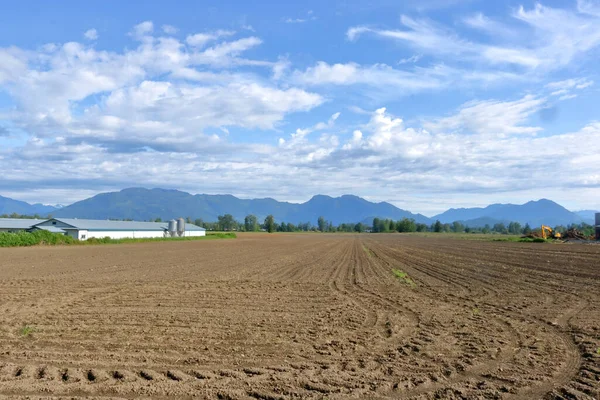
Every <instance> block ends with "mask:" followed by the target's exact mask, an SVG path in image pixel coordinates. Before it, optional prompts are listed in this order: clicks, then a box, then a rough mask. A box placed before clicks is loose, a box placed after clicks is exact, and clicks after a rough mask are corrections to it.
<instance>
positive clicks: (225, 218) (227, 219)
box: [217, 214, 236, 231]
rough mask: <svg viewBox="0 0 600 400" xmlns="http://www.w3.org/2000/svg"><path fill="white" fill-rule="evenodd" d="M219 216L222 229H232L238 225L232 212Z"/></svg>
mask: <svg viewBox="0 0 600 400" xmlns="http://www.w3.org/2000/svg"><path fill="white" fill-rule="evenodd" d="M217 218H218V225H219V229H220V230H222V231H230V230H232V229H233V228H234V226H235V225H236V223H235V220H234V219H233V215H231V214H225V215H219V216H218V217H217Z"/></svg>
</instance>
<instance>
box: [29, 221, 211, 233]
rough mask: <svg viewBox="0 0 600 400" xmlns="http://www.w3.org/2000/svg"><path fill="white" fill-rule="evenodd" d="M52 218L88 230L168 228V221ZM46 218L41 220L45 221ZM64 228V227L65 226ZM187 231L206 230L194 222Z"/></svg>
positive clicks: (186, 228) (153, 229)
mask: <svg viewBox="0 0 600 400" xmlns="http://www.w3.org/2000/svg"><path fill="white" fill-rule="evenodd" d="M51 220H56V221H60V222H62V223H64V224H67V225H71V226H72V227H73V228H76V229H82V230H88V231H156V230H167V229H168V225H169V223H168V222H139V221H110V220H95V219H77V218H52V219H51ZM45 221H49V220H44V221H40V222H45ZM63 229H64V228H63ZM185 230H186V231H204V230H206V229H204V228H200V227H198V226H196V225H194V224H185Z"/></svg>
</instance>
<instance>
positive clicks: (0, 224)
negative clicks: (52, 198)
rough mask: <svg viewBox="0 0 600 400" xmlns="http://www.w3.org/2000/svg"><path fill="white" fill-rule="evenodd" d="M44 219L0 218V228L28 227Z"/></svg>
mask: <svg viewBox="0 0 600 400" xmlns="http://www.w3.org/2000/svg"><path fill="white" fill-rule="evenodd" d="M44 221H46V220H45V219H25V218H0V229H29V228H31V227H32V226H33V225H35V224H39V223H40V222H44Z"/></svg>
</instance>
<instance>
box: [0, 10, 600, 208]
mask: <svg viewBox="0 0 600 400" xmlns="http://www.w3.org/2000/svg"><path fill="white" fill-rule="evenodd" d="M57 4H60V6H58V5H57ZM599 61H600V0H572V1H571V0H563V1H556V0H547V1H543V2H534V1H529V0H520V1H513V0H505V1H501V0H498V1H493V2H491V1H484V0H464V1H460V0H415V1H412V0H409V1H402V2H399V1H396V0H370V1H365V0H328V1H322V0H321V1H312V0H307V1H303V2H276V1H255V2H247V1H232V0H219V1H212V0H204V1H172V2H168V3H167V2H163V1H141V0H131V1H127V2H118V1H116V0H105V1H86V2H81V1H74V0H73V1H69V0H67V1H61V2H60V3H55V4H50V3H48V2H45V1H41V0H39V1H30V0H29V1H28V0H21V1H19V2H6V3H5V4H2V12H1V13H0V170H1V171H3V174H2V175H3V176H2V179H0V194H1V195H3V196H6V197H12V198H15V199H19V200H24V201H28V202H42V203H46V204H56V203H61V204H69V203H72V202H74V201H78V200H81V199H84V198H87V197H89V196H92V195H94V194H97V193H100V192H106V191H115V190H120V189H123V188H126V187H147V188H153V187H161V188H170V189H179V190H183V191H187V192H190V193H207V194H233V195H235V196H238V197H241V198H262V197H272V198H275V199H277V200H280V201H292V202H303V201H306V200H308V199H310V198H311V197H312V196H313V195H315V194H327V195H330V196H339V195H342V194H354V195H358V196H361V197H364V198H366V199H368V200H371V201H388V202H390V203H392V204H394V205H396V206H398V207H401V208H404V209H408V210H411V211H413V212H421V213H424V214H425V215H432V214H435V213H437V212H441V211H443V210H445V209H447V208H450V207H471V206H484V205H487V204H491V203H507V202H510V203H524V202H527V201H529V200H537V199H540V198H549V199H552V200H554V201H557V202H558V203H560V204H562V205H564V206H565V207H567V208H569V209H571V210H580V209H600V169H599V168H598V166H599V164H600V113H599V110H600V109H599V108H598V104H600V91H599V89H600V77H599V76H598V75H599V73H600V67H599V66H600V62H599Z"/></svg>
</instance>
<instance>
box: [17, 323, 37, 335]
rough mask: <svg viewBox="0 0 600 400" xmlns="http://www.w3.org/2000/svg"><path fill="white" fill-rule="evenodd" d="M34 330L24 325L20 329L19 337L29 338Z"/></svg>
mask: <svg viewBox="0 0 600 400" xmlns="http://www.w3.org/2000/svg"><path fill="white" fill-rule="evenodd" d="M34 330H35V329H34V328H33V327H32V326H29V325H24V326H22V327H21V329H19V335H20V336H23V337H28V336H30V335H31V334H32V333H33V332H34Z"/></svg>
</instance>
